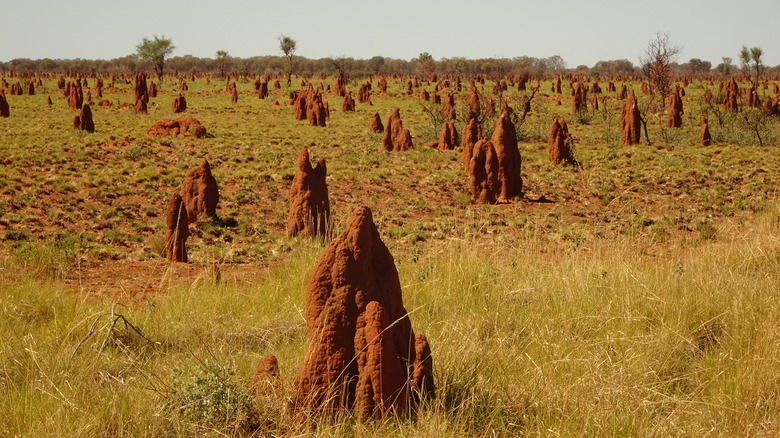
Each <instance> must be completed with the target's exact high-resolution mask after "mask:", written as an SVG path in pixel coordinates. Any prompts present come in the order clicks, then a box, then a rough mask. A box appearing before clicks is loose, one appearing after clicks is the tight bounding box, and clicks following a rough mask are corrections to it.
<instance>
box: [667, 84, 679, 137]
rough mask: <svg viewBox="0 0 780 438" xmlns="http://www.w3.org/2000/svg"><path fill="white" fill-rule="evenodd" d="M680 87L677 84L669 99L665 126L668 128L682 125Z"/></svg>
mask: <svg viewBox="0 0 780 438" xmlns="http://www.w3.org/2000/svg"><path fill="white" fill-rule="evenodd" d="M681 90H682V89H681V88H680V86H679V85H678V86H677V87H676V88H675V90H674V92H673V93H672V96H671V98H670V100H669V114H668V116H667V119H666V126H667V127H669V128H679V127H681V126H682V116H683V103H682V96H681Z"/></svg>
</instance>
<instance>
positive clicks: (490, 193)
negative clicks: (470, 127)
mask: <svg viewBox="0 0 780 438" xmlns="http://www.w3.org/2000/svg"><path fill="white" fill-rule="evenodd" d="M464 151H465V149H464ZM468 172H469V178H470V187H471V196H472V200H473V202H474V203H475V204H495V203H496V202H497V200H498V196H499V192H500V191H501V182H500V181H499V179H498V156H497V155H496V150H495V148H493V144H492V143H491V142H490V141H489V140H484V139H482V140H479V141H477V143H476V144H474V146H473V147H472V148H471V157H470V159H469V164H468Z"/></svg>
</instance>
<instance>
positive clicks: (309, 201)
mask: <svg viewBox="0 0 780 438" xmlns="http://www.w3.org/2000/svg"><path fill="white" fill-rule="evenodd" d="M327 172H328V171H327V167H326V165H325V159H324V158H320V160H319V161H318V162H317V165H316V166H314V167H312V165H311V162H310V161H309V150H308V149H306V148H304V149H303V150H301V153H300V155H298V170H297V171H296V172H295V176H294V177H293V181H292V187H291V188H290V213H289V215H288V216H287V236H289V237H293V236H297V235H299V234H302V235H304V236H309V237H320V238H323V239H326V240H327V239H329V238H330V231H331V227H330V201H329V199H328V183H327V182H326V181H325V178H326V176H327Z"/></svg>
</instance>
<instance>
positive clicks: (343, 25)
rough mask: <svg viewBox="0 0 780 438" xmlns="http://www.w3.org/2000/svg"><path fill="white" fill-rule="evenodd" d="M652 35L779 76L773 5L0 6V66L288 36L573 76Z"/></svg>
mask: <svg viewBox="0 0 780 438" xmlns="http://www.w3.org/2000/svg"><path fill="white" fill-rule="evenodd" d="M656 32H667V33H669V35H670V39H671V42H672V43H673V44H676V45H679V46H682V48H683V50H682V52H681V53H680V55H679V57H678V58H677V61H678V62H681V63H682V62H687V61H688V60H689V59H691V58H700V59H702V60H705V61H710V62H712V65H713V66H715V65H717V64H718V63H720V62H721V57H724V56H729V57H731V58H733V59H734V63H735V64H738V59H737V58H738V54H739V50H740V48H741V47H742V46H743V45H747V46H749V47H753V46H759V47H761V48H763V50H764V63H765V65H768V66H775V65H780V0H741V1H733V0H732V1H730V0H643V1H634V0H622V1H618V0H558V1H556V0H548V1H544V0H534V1H497V0H481V1H480V0H477V1H461V0H450V1H441V2H432V1H428V0H416V1H409V0H383V1H381V2H378V1H370V0H329V1H316V0H297V1H284V0H273V1H250V0H224V1H218V0H209V1H204V0H156V1H150V0H130V1H120V0H70V1H67V0H0V61H10V60H12V59H15V58H31V59H42V58H51V59H75V58H82V59H112V58H119V57H122V56H126V55H129V54H132V53H134V52H135V46H136V45H137V44H138V43H139V42H140V41H141V38H143V37H152V36H154V35H155V34H157V35H164V36H166V37H168V38H171V39H172V40H173V43H174V45H175V46H176V50H175V51H174V53H173V56H183V55H194V56H198V57H214V54H215V52H216V51H217V50H226V51H228V52H229V53H230V55H232V56H237V57H242V58H244V57H250V56H258V55H279V54H280V52H279V45H278V42H277V37H278V36H279V35H280V34H285V35H288V36H290V37H292V38H293V39H295V40H296V41H297V42H298V51H297V52H296V54H297V55H301V56H305V57H307V58H322V57H329V56H347V57H354V58H370V57H372V56H375V55H381V56H386V57H391V58H399V59H407V60H408V59H411V58H414V57H416V56H417V55H418V54H419V53H420V52H429V53H430V54H431V55H433V57H434V58H435V59H437V60H438V59H441V58H452V57H457V56H463V57H466V58H472V59H473V58H491V57H506V58H512V57H516V56H533V57H537V58H546V57H549V56H552V55H559V56H561V57H562V58H563V59H564V60H565V61H566V64H567V66H568V67H570V68H573V67H576V66H578V65H583V64H584V65H587V66H589V67H592V66H593V65H594V64H595V63H596V62H597V61H600V60H612V59H628V60H629V61H631V62H633V63H634V64H635V65H638V64H639V61H638V58H639V57H640V56H641V55H642V54H643V52H644V49H645V47H646V46H647V43H648V41H649V40H651V39H653V38H654V36H655V34H656Z"/></svg>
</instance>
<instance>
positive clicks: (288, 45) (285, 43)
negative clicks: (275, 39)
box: [279, 35, 297, 87]
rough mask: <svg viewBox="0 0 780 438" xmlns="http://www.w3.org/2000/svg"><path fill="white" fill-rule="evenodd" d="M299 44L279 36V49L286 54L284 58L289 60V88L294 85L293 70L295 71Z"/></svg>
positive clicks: (284, 36)
mask: <svg viewBox="0 0 780 438" xmlns="http://www.w3.org/2000/svg"><path fill="white" fill-rule="evenodd" d="M296 46H297V43H296V42H295V40H294V39H292V38H290V37H288V36H286V35H279V48H280V49H281V50H282V53H284V57H285V58H287V86H288V87H289V86H290V85H292V70H293V55H295V49H296Z"/></svg>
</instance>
